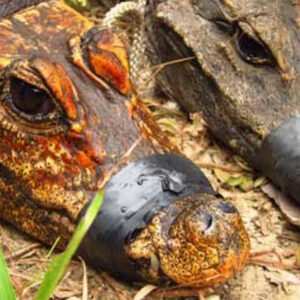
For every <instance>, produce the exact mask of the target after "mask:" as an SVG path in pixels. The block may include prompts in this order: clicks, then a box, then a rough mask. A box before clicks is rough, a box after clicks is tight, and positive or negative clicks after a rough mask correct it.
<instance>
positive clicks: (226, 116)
mask: <svg viewBox="0 0 300 300" xmlns="http://www.w3.org/2000/svg"><path fill="white" fill-rule="evenodd" d="M153 2H154V1H153ZM158 2H161V3H160V4H159V5H156V6H155V5H154V6H155V7H154V12H153V13H152V14H151V15H152V18H151V20H150V21H152V22H153V23H152V25H153V26H148V27H147V28H148V36H149V38H150V41H151V46H152V49H150V51H152V52H150V57H152V59H153V62H154V63H155V64H161V63H162V64H163V63H165V62H168V64H167V65H166V66H165V67H164V68H163V70H162V71H161V72H160V74H159V75H160V76H159V79H160V82H161V86H162V87H163V89H164V90H165V91H166V92H167V93H168V94H169V95H171V97H172V98H173V99H176V101H177V102H178V103H179V104H180V105H181V107H182V108H183V109H185V110H186V111H188V112H195V111H199V110H201V111H203V112H204V115H205V118H206V121H207V123H208V125H209V128H210V129H211V131H212V132H213V133H214V134H215V135H216V136H217V137H219V138H220V139H222V140H223V141H224V142H225V143H226V144H227V145H229V146H230V147H231V148H232V149H233V150H235V151H237V152H238V153H239V154H241V155H242V156H243V157H245V158H246V159H247V160H248V161H249V162H250V163H251V164H252V165H254V166H256V167H257V168H259V169H261V170H262V171H263V172H264V173H265V174H266V175H267V176H269V177H270V178H271V179H272V180H274V182H275V183H276V184H278V185H279V186H281V187H282V189H283V190H284V191H285V192H287V193H288V194H289V195H290V196H291V197H293V198H294V199H295V200H296V201H298V202H299V203H300V197H299V195H300V173H299V170H300V152H299V149H300V148H299V146H300V123H299V122H300V119H299V117H298V115H299V112H300V101H299V99H300V88H299V87H300V77H299V72H300V55H299V53H300V52H299V47H300V30H299V26H300V6H299V1H293V0H288V1H286V0H279V1H267V0H263V1H261V0H250V1H249V0H247V1H244V0H242V1H240V0H223V1H222V0H192V1H158ZM153 16H154V17H153ZM170 61H173V63H170Z"/></svg>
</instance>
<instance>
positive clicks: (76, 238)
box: [0, 191, 103, 300]
mask: <svg viewBox="0 0 300 300" xmlns="http://www.w3.org/2000/svg"><path fill="white" fill-rule="evenodd" d="M102 202H103V191H102V192H99V193H98V194H97V195H96V197H95V198H94V200H93V201H92V204H91V205H90V207H89V209H88V210H87V213H86V215H85V216H84V218H82V219H81V221H80V222H79V224H78V227H77V229H76V231H75V233H74V235H73V237H72V239H71V240H70V242H69V244H68V246H67V249H66V250H65V251H64V252H63V253H61V254H59V255H58V256H56V257H55V258H54V259H53V260H52V262H51V264H50V266H49V268H48V271H47V272H46V273H45V275H44V279H43V281H42V283H41V285H40V287H39V289H38V291H37V294H36V296H35V300H47V299H50V297H51V295H52V294H53V292H54V290H55V288H56V286H57V285H58V284H59V282H60V280H61V279H62V277H63V275H64V273H65V270H66V268H67V266H68V264H69V262H70V260H71V259H72V256H73V255H74V254H75V252H76V250H77V248H78V246H79V244H80V242H81V241H82V239H83V237H84V235H85V234H86V232H87V231H88V229H89V227H90V226H91V224H92V222H93V221H94V219H95V217H96V216H97V213H98V211H99V209H100V208H101V205H102ZM0 278H1V280H0V299H5V300H16V299H17V298H16V294H15V291H14V289H13V285H12V282H11V280H10V277H9V272H8V269H7V265H6V262H5V259H4V256H3V253H2V249H1V248H0Z"/></svg>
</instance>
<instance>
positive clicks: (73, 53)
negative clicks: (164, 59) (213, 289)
mask: <svg viewBox="0 0 300 300" xmlns="http://www.w3.org/2000/svg"><path fill="white" fill-rule="evenodd" d="M4 2H5V1H4ZM37 2H41V3H39V4H38V5H36V6H33V7H32V6H30V3H31V4H32V3H34V4H37ZM0 3H1V1H0ZM18 5H19V8H22V10H20V11H18V10H17V7H18ZM20 5H21V6H20ZM0 13H1V14H2V19H1V20H0V95H1V96H0V127H1V130H0V140H1V142H0V215H1V217H2V218H4V219H5V220H7V221H8V222H10V223H12V224H13V225H15V226H16V227H18V228H19V229H21V230H22V231H24V232H26V233H28V234H30V235H32V236H34V237H36V238H38V239H40V240H41V241H43V242H45V243H47V244H53V243H54V241H55V240H56V238H57V237H60V241H59V247H60V248H64V247H65V246H66V244H67V242H68V240H69V239H70V236H71V235H72V233H73V232H74V228H75V226H76V224H77V222H78V220H79V219H80V218H81V217H82V216H83V215H84V213H85V211H86V208H87V206H88V204H89V202H90V201H91V200H92V199H93V197H94V196H95V194H96V193H97V191H98V190H99V188H101V187H103V185H104V183H105V182H107V181H108V180H109V182H108V184H107V186H106V187H105V197H104V204H103V207H102V208H101V211H100V212H99V215H98V217H97V218H96V220H95V222H94V223H93V225H92V227H91V229H90V231H89V233H88V234H87V236H86V237H85V239H84V241H83V243H82V244H81V247H80V250H79V252H80V255H81V256H83V257H84V258H85V259H86V260H87V261H88V262H89V263H90V264H92V265H93V266H94V267H95V268H104V269H106V270H108V271H111V272H112V273H114V274H117V275H119V276H122V277H123V278H125V279H128V280H144V281H145V280H146V281H151V282H153V281H154V282H162V277H164V278H170V279H172V280H173V281H174V282H178V283H189V282H193V283H194V285H197V284H198V282H199V284H198V285H200V279H201V280H202V281H201V282H202V283H201V284H202V285H204V286H205V283H203V277H204V275H203V274H206V275H207V276H206V281H205V282H206V285H208V284H213V283H216V282H222V281H224V280H225V279H227V278H228V277H229V276H231V274H232V273H233V272H234V271H236V270H239V269H241V268H242V267H243V266H244V264H245V261H246V259H247V256H248V253H249V240H248V237H247V234H246V233H245V229H244V226H243V224H242V221H241V218H240V216H239V214H238V212H237V211H236V210H234V209H232V208H231V206H229V204H228V203H225V202H224V200H222V199H221V198H220V197H217V195H216V194H215V192H214V191H213V190H212V188H211V186H210V184H209V183H208V181H207V180H206V179H205V177H204V175H203V174H202V173H201V172H200V170H199V169H198V168H197V167H196V166H195V165H193V164H192V163H191V162H190V161H189V160H187V159H185V158H183V157H181V156H178V155H167V154H161V155H158V154H156V155H152V154H153V153H154V152H157V151H163V150H165V151H169V150H172V149H173V148H172V145H171V144H169V142H168V139H167V138H166V137H165V136H164V134H163V133H162V132H160V130H159V128H158V127H157V125H156V124H155V123H154V122H153V121H152V120H151V117H150V116H149V115H148V113H147V111H146V109H145V108H144V107H143V105H142V103H139V102H138V100H137V99H136V98H135V97H134V92H133V91H131V87H130V83H129V80H128V77H129V76H128V63H127V56H126V54H127V52H126V47H125V42H124V39H123V38H121V36H122V34H116V33H114V32H112V31H109V30H105V29H103V28H100V27H94V26H93V24H92V23H91V22H89V21H88V20H87V19H86V18H84V17H83V16H81V15H80V14H78V13H77V12H76V11H74V10H73V9H71V8H70V7H68V6H67V5H66V4H65V3H64V1H62V0H52V1H22V2H20V1H9V2H7V1H6V5H5V6H4V5H3V6H2V5H1V6H0ZM4 15H5V18H4V17H3V16H4ZM141 133H142V135H141ZM112 175H113V176H112ZM186 199H191V200H190V201H189V202H188V203H186V202H187V200H186ZM207 199H210V201H211V204H210V205H208V204H206V200H207ZM176 203H179V204H176ZM180 203H186V204H185V205H180ZM210 206H211V207H210ZM162 210H165V211H164V213H163V212H161V211H162ZM158 214H160V215H159V216H158ZM179 214H182V215H183V216H186V217H188V216H190V218H189V221H188V224H187V225H185V226H183V225H184V223H183V222H186V221H185V220H184V218H182V217H181V218H178V220H181V221H178V220H177V218H176V216H177V215H179ZM155 216H157V217H156V218H159V220H160V221H161V222H165V223H167V224H168V228H174V230H173V231H174V234H173V235H172V239H175V238H176V235H178V238H179V233H180V234H181V235H183V234H184V232H185V231H186V230H187V231H188V232H189V235H188V236H183V237H180V239H178V242H177V249H185V251H189V250H188V249H190V248H191V249H193V251H194V252H195V249H197V247H200V246H201V248H199V251H200V250H201V252H202V256H201V257H200V256H199V257H198V256H195V255H191V259H193V260H195V259H196V262H197V260H199V266H200V267H199V266H198V269H195V270H193V271H192V270H190V268H191V267H190V265H189V264H188V261H189V260H190V259H189V258H185V260H183V257H182V255H183V254H181V253H183V252H180V251H179V252H178V251H177V250H176V251H175V250H174V253H175V254H174V255H176V256H179V258H180V259H181V257H182V265H181V266H182V271H184V270H186V272H190V273H185V275H184V276H183V275H182V276H175V272H176V268H173V269H172V268H170V269H169V270H168V269H167V268H168V266H170V264H171V263H172V260H171V258H170V257H171V254H170V252H171V250H169V248H168V240H169V239H170V238H171V236H169V232H168V230H167V231H166V228H163V230H164V232H162V229H161V227H155V225H154V223H153V222H155V221H152V220H154V218H155ZM151 222H152V223H151ZM150 223H151V224H152V225H151V228H152V229H151V232H152V235H151V236H148V237H147V238H146V241H148V243H149V244H151V249H150V248H149V249H148V250H149V251H147V253H145V251H144V250H145V248H144V247H143V245H142V244H141V241H142V240H143V238H142V236H143V234H145V233H144V230H145V228H148V226H150ZM181 225H182V226H181ZM180 226H181V227H180ZM176 228H177V229H176ZM176 232H177V234H176ZM158 237H161V240H160V241H158V240H157V238H158ZM135 241H136V243H137V246H136V247H134V246H132V247H130V245H133V243H134V242H135ZM137 241H139V242H137ZM144 242H145V240H144ZM138 245H141V246H138ZM205 245H207V246H209V245H210V247H209V250H207V251H206V247H205ZM189 247H190V248H189ZM212 249H213V250H212ZM150 250H151V251H150ZM149 252H151V254H152V256H151V255H150V254H149ZM178 253H179V254H178ZM153 256H155V257H157V259H158V260H161V261H162V263H161V264H160V265H159V264H158V268H157V269H156V272H154V273H155V274H154V275H151V274H153V270H152V269H151V263H150V261H151V257H153ZM212 258H213V259H212ZM209 259H210V260H209ZM208 260H209V261H208ZM206 261H207V264H205V262H206ZM200 262H201V265H200ZM173 264H174V262H173ZM207 270H209V271H207ZM216 273H217V274H219V273H221V276H218V277H217V278H215V277H216ZM208 279H209V280H208Z"/></svg>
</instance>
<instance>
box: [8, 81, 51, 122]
mask: <svg viewBox="0 0 300 300" xmlns="http://www.w3.org/2000/svg"><path fill="white" fill-rule="evenodd" d="M10 101H11V104H12V105H13V106H14V107H15V108H16V109H17V110H18V111H20V112H22V113H25V114H27V115H31V116H34V115H40V116H46V115H48V114H49V113H51V112H53V111H54V109H55V104H54V103H53V101H52V100H51V97H50V96H49V95H48V93H47V92H45V91H43V90H41V89H39V88H36V87H34V86H33V85H30V84H28V83H26V82H24V81H23V80H20V79H17V78H12V79H11V80H10Z"/></svg>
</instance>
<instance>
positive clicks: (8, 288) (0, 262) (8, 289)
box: [0, 246, 17, 300]
mask: <svg viewBox="0 0 300 300" xmlns="http://www.w3.org/2000/svg"><path fill="white" fill-rule="evenodd" d="M0 278H1V280H0V299H6V300H14V299H17V298H16V294H15V291H14V288H13V285H12V283H11V280H10V277H9V274H8V270H7V266H6V262H5V260H4V256H3V252H2V249H1V246H0Z"/></svg>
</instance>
